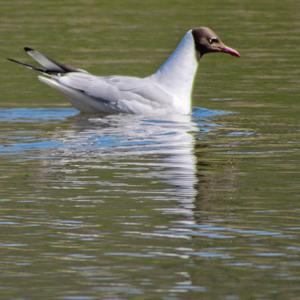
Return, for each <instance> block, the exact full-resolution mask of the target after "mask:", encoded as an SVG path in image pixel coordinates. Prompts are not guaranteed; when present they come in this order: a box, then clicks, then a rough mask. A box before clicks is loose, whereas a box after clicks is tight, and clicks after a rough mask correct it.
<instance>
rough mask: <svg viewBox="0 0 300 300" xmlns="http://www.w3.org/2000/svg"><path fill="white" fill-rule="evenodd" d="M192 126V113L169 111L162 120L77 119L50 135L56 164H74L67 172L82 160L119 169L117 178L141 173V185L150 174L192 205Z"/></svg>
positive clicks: (122, 118)
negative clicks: (170, 113) (179, 113)
mask: <svg viewBox="0 0 300 300" xmlns="http://www.w3.org/2000/svg"><path fill="white" fill-rule="evenodd" d="M195 130H196V126H195V125H194V124H193V123H192V121H191V117H190V116H182V115H181V116H180V115H176V116H174V117H172V116H169V117H166V118H164V120H163V121H161V119H158V118H157V119H155V118H153V117H152V118H151V119H145V118H144V117H141V116H136V115H131V116H130V117H129V116H126V115H111V116H107V117H105V118H101V119H100V118H93V119H91V118H90V119H84V118H79V119H77V122H75V123H73V124H72V127H70V128H68V129H67V130H65V131H60V132H59V133H57V134H55V136H54V139H55V140H57V141H58V142H62V147H58V149H56V150H54V152H53V155H55V157H57V158H58V159H56V160H55V164H57V163H58V164H64V165H66V167H67V168H72V165H73V164H74V170H73V169H72V170H70V173H71V174H72V173H74V171H76V170H78V164H81V163H82V164H83V165H90V166H91V167H92V168H93V169H97V168H99V169H102V170H103V169H105V168H106V167H108V168H109V170H111V172H112V176H114V173H115V172H116V173H118V174H119V175H118V178H119V179H120V182H119V183H125V184H126V182H127V180H128V176H129V178H131V177H136V178H137V180H141V179H142V178H144V180H146V182H144V183H143V184H145V189H147V181H148V180H149V179H150V181H151V178H153V180H155V181H157V182H161V184H166V183H167V184H169V185H170V195H173V196H174V197H175V199H178V200H179V201H181V202H183V203H185V202H186V201H187V202H188V203H189V204H191V203H192V202H193V199H194V196H195V193H196V191H195V188H194V185H195V183H196V158H195V156H194V154H193V147H194V138H193V135H192V134H191V132H192V131H195ZM53 163H54V162H53V161H51V164H52V165H53ZM67 173H69V172H67ZM120 174H123V175H122V176H124V179H122V176H121V175H120ZM119 179H118V180H119ZM189 209H190V205H189Z"/></svg>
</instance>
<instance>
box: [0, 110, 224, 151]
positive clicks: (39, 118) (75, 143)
mask: <svg viewBox="0 0 300 300" xmlns="http://www.w3.org/2000/svg"><path fill="white" fill-rule="evenodd" d="M228 113H229V112H225V111H218V110H210V109H205V108H194V110H193V114H192V118H190V121H191V122H193V125H195V126H196V127H197V128H196V130H197V131H198V132H200V133H207V132H209V131H211V130H212V128H213V127H215V126H217V125H216V124H215V123H213V122H212V121H211V120H210V119H211V118H214V117H216V116H220V115H226V114H228ZM78 114H79V112H78V111H77V110H76V109H73V108H12V109H1V110H0V125H2V126H4V128H5V124H7V123H14V124H18V123H24V124H26V123H27V124H39V123H40V124H44V125H47V123H50V124H51V123H53V122H54V123H61V122H62V121H66V120H68V119H70V118H72V117H75V116H76V115H78ZM80 118H81V116H80V117H79V119H80ZM84 118H85V121H86V120H88V122H90V123H89V126H88V128H87V126H86V124H85V126H84V130H83V131H84V132H80V131H82V130H78V132H77V131H75V132H74V134H73V135H72V136H71V138H70V136H68V137H67V138H63V139H62V138H61V136H55V137H53V136H52V137H51V138H49V137H45V136H43V134H40V133H39V132H38V130H37V129H36V128H35V130H33V131H31V130H30V129H29V128H28V130H26V129H25V130H24V128H23V129H22V130H21V129H20V130H19V128H18V125H16V126H15V127H14V130H13V134H11V133H12V130H9V132H10V133H9V135H7V136H2V141H1V143H0V153H7V154H9V153H20V152H22V151H28V150H39V149H40V150H43V149H54V148H77V147H80V148H81V149H83V148H86V149H88V150H92V149H96V148H115V147H133V146H136V147H138V146H141V147H142V146H151V145H160V144H161V143H162V141H163V140H164V138H162V136H165V138H166V139H168V136H172V135H176V134H177V133H178V130H177V129H176V126H178V125H179V126H182V125H184V126H185V125H186V124H187V122H186V120H184V121H183V122H181V121H180V122H178V121H177V120H176V118H175V120H173V119H172V118H171V119H169V118H166V119H163V118H162V117H155V116H154V117H149V116H148V117H147V116H144V117H143V116H133V115H131V116H128V115H126V118H124V115H123V116H122V115H118V116H113V117H107V118H106V117H103V118H98V117H97V116H96V117H95V118H88V117H86V116H85V117H83V118H81V119H82V120H84ZM122 118H123V119H124V120H122ZM135 121H136V122H137V123H139V125H140V126H136V127H134V126H132V125H131V126H129V128H128V130H127V131H128V132H129V133H131V134H128V135H127V133H126V130H125V129H124V128H123V130H122V128H121V130H113V131H112V132H108V131H107V132H106V131H101V132H100V131H97V130H96V129H97V128H99V126H102V127H103V128H105V126H107V127H112V128H113V127H117V126H119V127H123V126H125V128H126V126H127V125H128V124H127V123H126V122H131V123H132V124H134V122H135ZM93 126H94V127H93ZM160 126H162V127H164V130H161V131H160V130H157V129H159V127H160ZM149 127H156V128H157V129H156V130H155V131H153V130H152V131H151V130H150V131H151V134H149ZM173 127H174V128H175V129H173ZM25 128H26V127H25ZM5 129H6V130H5V131H6V132H7V127H6V128H5ZM94 129H95V130H94ZM188 130H189V129H187V131H188ZM77 134H78V136H80V138H77ZM158 137H159V138H158ZM26 141H27V142H26Z"/></svg>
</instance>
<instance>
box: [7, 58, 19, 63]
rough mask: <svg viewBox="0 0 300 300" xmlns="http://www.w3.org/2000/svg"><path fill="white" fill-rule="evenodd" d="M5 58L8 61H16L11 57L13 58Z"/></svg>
mask: <svg viewBox="0 0 300 300" xmlns="http://www.w3.org/2000/svg"><path fill="white" fill-rule="evenodd" d="M6 59H7V60H8V61H12V62H17V61H16V60H15V59H13V58H9V57H6Z"/></svg>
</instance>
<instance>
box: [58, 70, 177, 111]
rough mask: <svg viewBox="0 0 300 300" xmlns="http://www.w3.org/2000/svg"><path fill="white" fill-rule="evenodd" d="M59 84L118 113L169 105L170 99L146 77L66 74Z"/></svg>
mask: <svg viewBox="0 0 300 300" xmlns="http://www.w3.org/2000/svg"><path fill="white" fill-rule="evenodd" d="M59 82H60V83H62V84H64V85H66V86H68V87H71V88H73V89H76V90H78V91H81V92H82V93H84V94H86V95H88V96H89V97H91V98H93V99H94V100H96V101H100V102H102V103H104V104H106V105H107V106H110V107H111V108H115V109H116V110H121V111H128V112H138V111H140V110H141V111H145V109H147V108H150V109H155V108H160V107H165V106H166V105H171V104H172V97H171V96H170V95H169V94H168V93H167V92H166V91H164V90H163V89H162V88H161V87H160V86H159V85H157V84H156V83H154V82H152V81H151V80H150V79H149V78H137V77H126V76H109V77H98V76H93V75H90V74H84V73H69V74H67V75H65V76H62V77H60V78H59Z"/></svg>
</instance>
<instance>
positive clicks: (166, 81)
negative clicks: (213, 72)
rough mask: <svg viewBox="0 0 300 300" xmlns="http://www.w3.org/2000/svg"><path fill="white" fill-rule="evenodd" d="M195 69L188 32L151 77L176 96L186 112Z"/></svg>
mask: <svg viewBox="0 0 300 300" xmlns="http://www.w3.org/2000/svg"><path fill="white" fill-rule="evenodd" d="M197 67H198V59H197V55H196V49H195V42H194V37H193V34H192V31H191V30H189V31H188V32H187V33H186V34H185V35H184V37H183V38H182V40H181V42H180V43H179V45H178V46H177V48H176V49H175V51H174V52H173V53H172V54H171V55H170V57H169V58H168V59H167V60H166V62H164V63H163V64H162V65H161V66H160V67H159V69H158V70H157V71H156V73H155V74H154V75H153V78H154V79H155V80H156V81H157V83H158V84H159V85H161V86H162V87H163V88H165V89H166V90H167V91H168V92H170V93H171V94H175V95H176V96H177V98H178V99H179V101H180V102H181V103H180V106H181V107H182V108H183V109H184V110H185V111H186V112H190V110H191V96H192V90H193V82H194V78H195V75H196V71H197Z"/></svg>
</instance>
